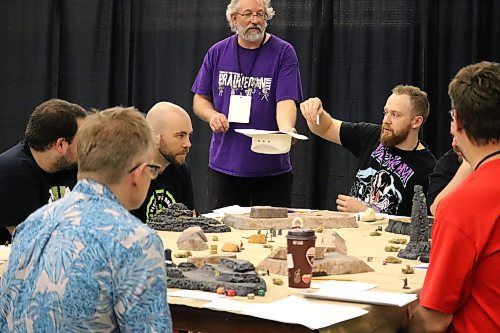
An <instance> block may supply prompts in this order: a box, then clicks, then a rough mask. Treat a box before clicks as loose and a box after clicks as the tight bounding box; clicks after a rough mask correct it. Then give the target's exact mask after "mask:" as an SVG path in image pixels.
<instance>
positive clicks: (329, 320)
mask: <svg viewBox="0 0 500 333" xmlns="http://www.w3.org/2000/svg"><path fill="white" fill-rule="evenodd" d="M238 303H239V304H238ZM204 307H207V308H211V309H216V310H223V311H239V312H241V313H242V314H245V315H249V316H253V317H258V318H262V319H269V320H274V321H279V322H283V323H289V324H299V325H303V326H306V327H308V328H309V329H312V330H317V329H320V328H323V327H328V326H331V325H334V324H336V323H340V322H342V321H346V320H349V319H352V318H356V317H359V316H362V315H365V314H367V313H368V311H366V310H363V309H360V308H358V307H354V306H347V305H346V306H344V305H337V304H325V303H322V304H318V303H314V302H311V301H308V300H307V299H304V298H302V297H297V296H288V297H286V298H284V299H281V300H279V301H276V302H272V303H266V304H262V303H261V304H258V303H245V302H238V301H231V300H227V299H225V300H224V299H220V300H216V301H213V302H210V303H207V304H206V305H205V306H204ZM325 314H328V315H325Z"/></svg>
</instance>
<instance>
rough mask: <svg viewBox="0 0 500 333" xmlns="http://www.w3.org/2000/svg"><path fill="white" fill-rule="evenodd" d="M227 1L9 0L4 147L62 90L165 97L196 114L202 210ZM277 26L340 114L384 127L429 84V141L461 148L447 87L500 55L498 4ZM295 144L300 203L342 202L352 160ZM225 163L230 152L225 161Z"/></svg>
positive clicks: (315, 89)
mask: <svg viewBox="0 0 500 333" xmlns="http://www.w3.org/2000/svg"><path fill="white" fill-rule="evenodd" d="M227 3H228V1H227V0H224V1H222V0H212V1H206V0H189V1H187V0H114V1H112V0H44V1H34V0H32V1H28V0H16V1H11V0H0V151H4V150H5V149H7V148H9V147H10V146H12V145H13V144H15V143H17V142H18V141H19V140H21V139H22V138H23V133H24V128H25V125H26V121H27V119H28V116H29V115H30V113H31V112H32V110H33V109H34V107H35V106H36V105H38V104H39V103H41V102H42V101H44V100H46V99H49V98H52V97H58V98H62V99H66V100H69V101H71V102H75V103H78V104H80V105H82V106H84V107H86V108H101V109H102V108H107V107H111V106H115V105H124V106H128V105H134V106H136V107H138V108H139V109H140V110H141V111H143V112H147V110H148V109H149V108H150V107H151V106H152V105H153V104H155V103H156V102H157V101H160V100H168V101H171V102H174V103H177V104H179V105H181V106H182V107H184V108H185V109H186V110H188V112H190V113H191V116H192V120H193V126H194V135H193V137H192V143H193V147H192V150H191V153H190V155H189V158H188V164H189V165H190V167H191V170H192V174H193V182H194V187H195V200H196V206H197V208H198V210H200V211H202V212H204V211H205V195H206V170H207V163H208V145H209V139H210V134H211V133H210V130H209V127H208V125H207V124H206V123H204V122H202V121H200V120H199V119H197V118H196V116H195V115H194V114H193V112H192V93H191V92H190V88H191V85H192V83H193V80H194V78H195V76H196V73H197V71H198V69H199V67H200V65H201V62H202V60H203V56H204V54H205V52H206V51H207V49H208V48H209V47H210V46H211V45H212V44H213V43H214V42H216V41H218V40H220V39H222V38H224V37H226V36H228V35H230V34H231V32H230V30H229V27H228V26H227V22H226V20H225V8H226V6H227ZM272 5H273V7H274V9H275V10H276V16H275V18H274V19H273V20H272V21H270V23H269V31H270V32H271V33H274V34H276V35H278V36H280V37H282V38H284V39H285V40H288V41H289V42H291V43H292V44H293V45H294V46H295V49H296V50H297V53H298V56H299V61H300V65H301V74H302V80H303V88H304V96H305V97H306V98H307V97H312V96H318V97H320V98H321V99H322V100H323V101H324V104H325V108H326V109H327V110H328V111H329V112H330V113H331V114H332V115H333V116H335V117H337V118H339V119H341V120H348V121H369V122H375V123H380V122H381V120H382V110H383V106H384V104H385V100H386V99H387V97H388V96H389V95H390V90H391V89H392V87H393V86H395V85H396V84H413V85H417V86H420V87H421V88H423V89H424V90H425V91H427V93H428V95H429V99H430V102H431V113H430V116H429V119H428V120H427V123H426V124H425V126H424V131H423V133H422V139H423V140H424V141H425V142H426V143H427V145H428V146H429V147H430V149H431V151H432V152H433V153H434V154H435V155H436V156H437V157H438V156H440V155H441V154H442V153H444V152H445V151H446V150H448V149H449V147H450V142H451V140H450V135H449V118H448V114H447V111H448V110H449V108H450V102H449V98H448V95H447V86H448V83H449V81H450V79H451V78H452V77H453V75H454V74H455V73H456V71H457V70H458V69H459V68H461V67H462V66H464V65H467V64H470V63H474V62H478V61H480V60H491V61H497V62H498V61H500V48H499V45H500V1H495V0H476V1H472V0H441V1H434V0H378V1H377V0H323V1H322V0H315V1H314V0H310V1H290V0H273V2H272ZM297 130H298V132H299V133H304V134H307V135H309V138H310V140H309V141H307V142H298V143H297V144H296V145H295V146H294V147H293V148H292V153H291V154H292V163H293V166H294V176H295V178H294V186H293V206H294V207H308V208H322V209H335V208H336V204H335V199H336V196H337V194H338V193H346V192H348V190H349V188H350V185H351V183H352V181H353V176H354V174H355V171H356V160H355V158H354V157H353V156H352V155H350V154H349V153H347V152H346V151H345V150H343V149H342V148H341V147H338V146H336V145H335V144H332V143H329V142H326V141H324V140H322V139H319V138H317V137H315V136H313V135H312V134H311V133H309V132H308V129H307V126H306V125H305V122H304V121H303V119H302V117H301V116H299V117H298V123H297ZM228 158H230V157H229V156H228Z"/></svg>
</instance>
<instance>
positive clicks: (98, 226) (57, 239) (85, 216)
mask: <svg viewBox="0 0 500 333" xmlns="http://www.w3.org/2000/svg"><path fill="white" fill-rule="evenodd" d="M11 331H14V332H82V331H85V332H171V331H172V321H171V316H170V310H169V308H168V304H167V285H166V275H165V266H164V257H163V244H162V241H161V239H160V238H159V237H158V235H157V234H156V233H155V232H154V231H153V230H152V229H150V228H149V227H147V226H146V225H144V224H143V223H142V222H140V221H139V220H138V219H137V218H136V217H134V216H133V215H131V214H130V213H129V212H128V211H127V210H125V208H123V207H122V206H121V205H120V204H119V202H118V201H117V199H116V197H115V196H114V195H113V193H112V192H111V191H110V190H109V189H108V188H107V187H106V186H104V185H102V184H99V183H97V182H94V181H92V180H88V179H85V180H81V181H79V182H78V184H77V185H76V186H75V188H74V190H73V191H72V192H71V193H70V194H69V195H67V196H66V197H64V198H63V199H60V200H58V201H56V202H54V203H50V204H48V205H46V206H44V207H42V208H40V209H39V210H37V211H36V212H34V213H33V214H31V215H30V216H29V217H28V218H27V219H26V221H25V222H23V223H22V224H20V225H19V226H18V228H17V230H16V233H15V236H14V242H13V245H12V252H11V255H10V257H9V262H8V267H7V269H6V271H5V274H4V276H3V278H2V280H1V284H0V332H11Z"/></svg>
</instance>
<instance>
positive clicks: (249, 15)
mask: <svg viewBox="0 0 500 333" xmlns="http://www.w3.org/2000/svg"><path fill="white" fill-rule="evenodd" d="M236 14H238V15H240V16H243V18H244V19H245V20H247V21H251V20H252V19H253V18H254V16H256V17H257V18H258V19H259V20H267V14H266V13H257V14H254V13H252V12H244V13H236Z"/></svg>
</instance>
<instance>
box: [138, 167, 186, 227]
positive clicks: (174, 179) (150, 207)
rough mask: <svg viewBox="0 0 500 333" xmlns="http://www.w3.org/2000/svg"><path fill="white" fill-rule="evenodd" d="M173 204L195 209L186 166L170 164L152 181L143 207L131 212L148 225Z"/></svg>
mask: <svg viewBox="0 0 500 333" xmlns="http://www.w3.org/2000/svg"><path fill="white" fill-rule="evenodd" d="M172 203H183V204H184V205H186V206H187V207H188V208H189V209H191V210H193V209H194V199H193V184H192V181H191V172H190V170H189V168H188V167H187V166H186V165H185V164H183V165H174V164H169V165H168V166H167V167H166V168H165V170H164V171H163V173H161V174H160V175H159V176H158V177H157V178H156V179H154V180H152V181H151V185H150V186H149V190H148V194H147V196H146V200H144V203H143V204H142V205H141V207H139V208H138V209H136V210H132V211H130V212H131V213H132V214H134V215H135V216H136V217H138V218H139V219H140V220H141V221H142V222H145V223H147V222H148V221H149V219H150V218H151V217H153V216H154V215H156V214H157V213H158V212H160V211H161V210H162V209H164V208H167V207H168V206H169V205H171V204H172Z"/></svg>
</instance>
